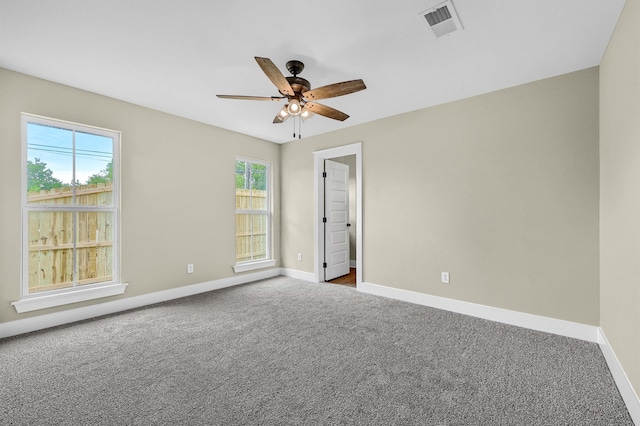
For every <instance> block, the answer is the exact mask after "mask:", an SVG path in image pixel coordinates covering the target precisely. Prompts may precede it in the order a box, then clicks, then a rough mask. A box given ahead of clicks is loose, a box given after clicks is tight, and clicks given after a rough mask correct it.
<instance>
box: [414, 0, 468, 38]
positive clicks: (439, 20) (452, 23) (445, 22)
mask: <svg viewBox="0 0 640 426" xmlns="http://www.w3.org/2000/svg"><path fill="white" fill-rule="evenodd" d="M418 17H419V18H420V19H421V20H422V22H424V23H425V24H426V25H427V27H429V29H431V30H432V31H433V34H435V36H436V37H442V36H445V35H449V34H451V33H453V32H455V31H458V30H462V29H463V28H462V24H461V23H460V19H459V18H458V15H457V14H456V10H455V9H454V8H453V3H452V2H451V0H447V1H445V2H443V3H440V4H438V5H436V6H434V7H432V8H431V9H427V10H425V11H424V12H420V14H418Z"/></svg>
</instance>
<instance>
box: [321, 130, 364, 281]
mask: <svg viewBox="0 0 640 426" xmlns="http://www.w3.org/2000/svg"><path fill="white" fill-rule="evenodd" d="M347 155H355V156H356V289H357V290H361V289H362V277H363V262H362V142H356V143H353V144H350V145H343V146H338V147H335V148H329V149H323V150H320V151H314V152H313V195H314V196H313V200H314V201H313V202H314V211H313V223H314V224H315V232H314V237H313V241H314V247H315V253H314V260H315V261H314V267H313V272H314V278H315V281H316V282H323V281H324V279H323V274H322V273H321V272H322V263H323V261H324V257H323V254H324V224H323V223H322V217H323V215H324V185H323V182H322V172H323V170H324V160H330V159H332V158H336V157H346V156H347Z"/></svg>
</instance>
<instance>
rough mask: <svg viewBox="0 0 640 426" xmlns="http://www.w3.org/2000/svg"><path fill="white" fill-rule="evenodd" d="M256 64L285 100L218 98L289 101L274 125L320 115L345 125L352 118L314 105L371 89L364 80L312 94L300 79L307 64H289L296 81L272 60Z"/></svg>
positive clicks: (326, 107) (288, 66)
mask: <svg viewBox="0 0 640 426" xmlns="http://www.w3.org/2000/svg"><path fill="white" fill-rule="evenodd" d="M255 59H256V62H258V65H259V66H260V68H262V71H263V72H264V73H265V74H266V75H267V77H269V80H271V81H272V82H273V84H275V86H276V87H277V88H278V91H279V92H280V94H281V95H283V96H271V97H266V96H241V95H217V96H218V97H219V98H223V99H240V100H249V101H280V100H281V99H286V100H287V102H288V103H287V104H286V105H285V106H284V107H282V109H281V110H280V111H279V112H278V114H276V116H275V118H274V119H273V123H274V124H279V123H284V122H285V121H286V120H287V119H288V118H289V117H291V116H294V117H296V116H299V117H301V118H302V119H303V120H304V119H307V118H309V117H310V116H311V115H312V114H314V113H315V114H319V115H322V116H324V117H328V118H332V119H334V120H339V121H344V120H346V119H347V118H349V116H348V115H347V114H345V113H344V112H342V111H338V110H337V109H335V108H331V107H329V106H326V105H322V104H319V103H317V102H314V101H315V100H317V99H327V98H334V97H336V96H342V95H347V94H349V93H354V92H358V91H360V90H364V89H366V88H367V87H366V86H365V85H364V81H362V80H350V81H343V82H341V83H335V84H330V85H328V86H322V87H318V88H317V89H313V90H311V84H310V83H309V81H308V80H306V79H304V78H302V77H298V74H300V73H301V72H302V70H303V69H304V64H303V63H302V62H300V61H296V60H292V61H289V62H287V70H289V72H290V73H291V74H293V76H292V77H285V76H284V75H283V74H282V73H281V72H280V70H279V69H278V67H276V66H275V65H274V63H273V62H271V59H269V58H260V57H257V56H256V57H255Z"/></svg>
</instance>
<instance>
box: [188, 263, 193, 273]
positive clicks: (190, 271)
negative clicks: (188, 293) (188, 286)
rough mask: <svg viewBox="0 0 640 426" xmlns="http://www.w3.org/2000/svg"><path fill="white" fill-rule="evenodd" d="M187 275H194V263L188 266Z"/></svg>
mask: <svg viewBox="0 0 640 426" xmlns="http://www.w3.org/2000/svg"><path fill="white" fill-rule="evenodd" d="M187 274H193V263H189V264H188V265H187Z"/></svg>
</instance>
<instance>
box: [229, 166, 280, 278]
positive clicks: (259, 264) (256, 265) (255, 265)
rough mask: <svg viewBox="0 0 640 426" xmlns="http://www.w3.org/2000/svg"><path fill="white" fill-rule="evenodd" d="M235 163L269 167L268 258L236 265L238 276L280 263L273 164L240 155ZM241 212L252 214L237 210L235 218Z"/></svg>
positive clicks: (248, 211) (234, 266)
mask: <svg viewBox="0 0 640 426" xmlns="http://www.w3.org/2000/svg"><path fill="white" fill-rule="evenodd" d="M235 161H243V162H246V163H252V164H260V165H263V166H267V168H268V175H267V188H268V190H267V206H269V210H268V211H267V212H266V213H265V214H266V215H267V247H266V248H267V258H266V259H260V260H248V261H246V262H238V263H236V264H235V265H233V266H232V268H233V272H234V273H236V274H237V273H240V272H246V271H254V270H256V269H262V268H269V267H272V266H275V265H276V263H277V262H278V261H277V259H274V258H273V163H271V162H270V161H263V160H257V159H255V158H249V157H242V156H239V155H238V156H236V160H235ZM234 164H235V163H234ZM234 169H235V168H234ZM239 212H246V213H252V212H251V211H250V210H240V211H238V210H235V213H234V216H235V215H236V214H238V213H239ZM234 231H235V227H234Z"/></svg>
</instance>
